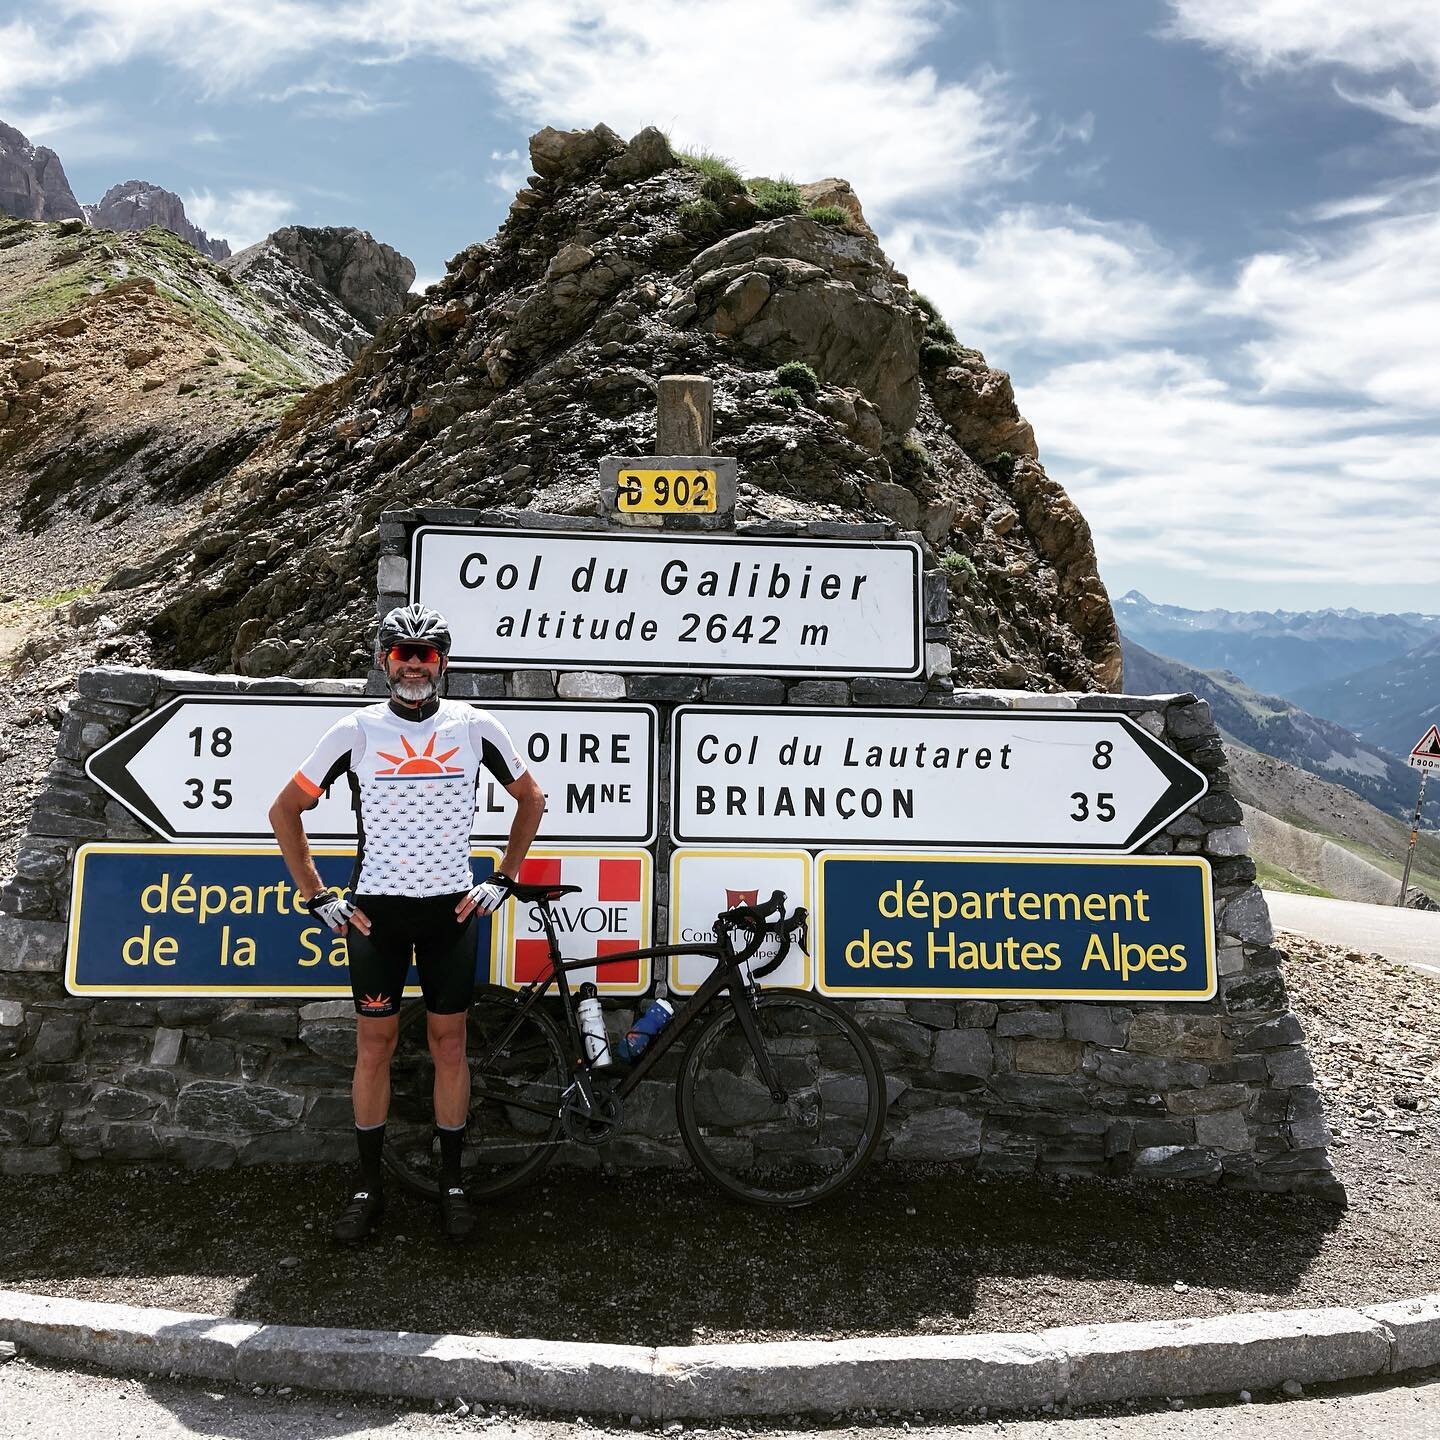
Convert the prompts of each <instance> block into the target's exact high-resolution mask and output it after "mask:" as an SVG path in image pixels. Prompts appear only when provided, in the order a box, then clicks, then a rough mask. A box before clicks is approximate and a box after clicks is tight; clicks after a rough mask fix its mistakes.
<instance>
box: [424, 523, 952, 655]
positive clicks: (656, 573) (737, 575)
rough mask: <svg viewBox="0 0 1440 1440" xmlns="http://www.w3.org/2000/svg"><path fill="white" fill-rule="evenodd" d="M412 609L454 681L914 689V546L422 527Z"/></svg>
mask: <svg viewBox="0 0 1440 1440" xmlns="http://www.w3.org/2000/svg"><path fill="white" fill-rule="evenodd" d="M410 598H411V599H412V600H419V601H421V602H422V603H423V604H426V605H431V606H433V607H434V608H435V609H437V610H439V611H440V612H441V613H442V614H443V615H445V616H447V617H448V618H449V620H450V625H451V629H452V632H453V634H454V637H455V639H454V647H453V649H452V650H451V654H450V663H451V665H452V666H454V667H456V668H459V669H466V668H468V669H481V670H483V669H554V670H563V669H572V670H592V669H593V670H618V671H657V670H660V671H663V670H672V671H689V672H693V673H697V674H707V675H716V674H763V675H847V676H848V675H855V674H867V675H918V674H919V673H920V672H921V670H922V668H923V666H924V658H925V649H924V642H923V638H922V636H923V630H922V624H923V620H922V607H921V557H920V547H919V546H918V545H916V544H914V543H913V542H912V541H908V540H888V541H852V540H803V539H788V538H787V539H763V540H762V539H747V538H744V537H731V536H713V537H710V536H707V537H703V538H702V537H698V536H689V535H686V536H684V537H681V536H679V535H675V534H666V535H663V536H660V535H632V534H624V535H621V534H604V533H600V532H593V531H592V532H585V533H580V534H567V533H564V532H559V531H531V530H504V529H493V530H485V529H475V528H472V527H455V528H450V527H446V526H422V527H421V528H420V529H418V530H417V531H416V532H415V535H414V538H413V540H412V551H411V563H410Z"/></svg>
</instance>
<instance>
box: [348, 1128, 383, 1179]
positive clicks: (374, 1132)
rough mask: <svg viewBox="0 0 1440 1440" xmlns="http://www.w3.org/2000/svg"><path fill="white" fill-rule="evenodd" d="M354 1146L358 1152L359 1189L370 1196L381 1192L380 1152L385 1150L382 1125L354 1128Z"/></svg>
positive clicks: (381, 1170)
mask: <svg viewBox="0 0 1440 1440" xmlns="http://www.w3.org/2000/svg"><path fill="white" fill-rule="evenodd" d="M355 1145H356V1147H357V1148H358V1149H359V1151H360V1187H361V1189H363V1190H368V1191H369V1192H370V1193H371V1194H372V1195H378V1194H379V1193H380V1190H381V1186H382V1181H383V1177H384V1174H385V1172H384V1170H383V1169H382V1168H381V1165H380V1152H381V1151H382V1150H383V1149H384V1148H385V1127H384V1125H370V1126H367V1127H365V1128H363V1129H362V1128H361V1127H360V1126H359V1125H357V1126H356V1127H355Z"/></svg>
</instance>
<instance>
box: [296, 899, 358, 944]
mask: <svg viewBox="0 0 1440 1440" xmlns="http://www.w3.org/2000/svg"><path fill="white" fill-rule="evenodd" d="M305 908H306V909H307V910H308V911H309V912H310V913H311V914H312V915H314V916H315V917H316V918H317V919H319V920H323V921H324V922H325V924H327V925H328V926H329V927H330V928H331V929H332V930H334V931H335V932H336V933H337V934H338V933H339V932H340V931H341V930H343V929H344V928H345V927H346V926H347V925H348V924H349V923H350V917H351V916H352V915H353V914H354V913H355V907H354V905H352V904H351V903H350V901H348V900H347V899H346V898H345V897H344V896H343V895H342V894H341V893H340V892H339V891H338V890H321V891H318V892H317V893H316V894H314V895H312V896H311V897H310V898H309V899H308V900H307V901H306V902H305Z"/></svg>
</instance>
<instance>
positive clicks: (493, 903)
mask: <svg viewBox="0 0 1440 1440" xmlns="http://www.w3.org/2000/svg"><path fill="white" fill-rule="evenodd" d="M512 883H513V882H512V881H511V879H510V877H509V876H508V875H504V874H501V872H500V871H498V870H497V871H496V872H495V873H494V874H493V875H492V876H491V877H490V878H489V879H488V880H486V881H485V882H484V883H483V884H481V885H476V886H474V887H472V889H471V891H470V894H469V896H468V897H467V898H468V899H469V900H470V902H471V904H472V905H474V907H475V914H477V915H493V914H494V913H495V911H497V910H498V909H499V908H500V907H501V906H502V905H503V904H504V903H505V902H506V901H507V900H508V899H509V898H510V886H511V884H512Z"/></svg>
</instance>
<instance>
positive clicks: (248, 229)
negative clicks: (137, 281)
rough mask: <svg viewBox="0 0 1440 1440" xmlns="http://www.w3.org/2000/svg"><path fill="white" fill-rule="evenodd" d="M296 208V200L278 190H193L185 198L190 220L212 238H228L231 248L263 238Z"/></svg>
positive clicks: (236, 248)
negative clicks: (215, 192)
mask: <svg viewBox="0 0 1440 1440" xmlns="http://www.w3.org/2000/svg"><path fill="white" fill-rule="evenodd" d="M294 210H295V202H294V201H293V200H292V199H291V198H290V197H289V196H288V195H283V194H281V193H280V192H279V191H278V190H244V189H242V190H231V191H228V192H227V193H226V194H224V195H213V194H211V192H210V191H209V190H201V191H194V190H192V191H191V192H190V194H189V195H187V196H186V197H185V213H186V214H187V215H188V216H189V217H190V219H191V220H192V221H193V222H194V223H195V224H196V225H198V226H199V227H200V228H201V229H202V230H203V231H204V232H205V233H206V234H207V235H208V236H210V238H211V239H212V240H216V239H224V240H228V241H229V242H230V248H231V249H232V250H243V249H244V248H245V247H246V246H247V245H253V244H254V243H255V242H256V241H257V240H263V239H264V238H265V237H266V236H267V235H268V234H269V233H270V232H271V231H272V230H276V229H278V228H279V227H280V226H281V225H282V224H284V222H285V220H286V217H287V216H289V215H291V214H293V213H294Z"/></svg>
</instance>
